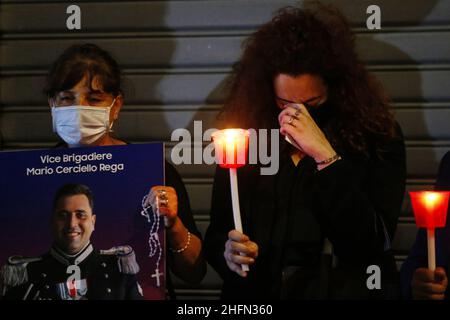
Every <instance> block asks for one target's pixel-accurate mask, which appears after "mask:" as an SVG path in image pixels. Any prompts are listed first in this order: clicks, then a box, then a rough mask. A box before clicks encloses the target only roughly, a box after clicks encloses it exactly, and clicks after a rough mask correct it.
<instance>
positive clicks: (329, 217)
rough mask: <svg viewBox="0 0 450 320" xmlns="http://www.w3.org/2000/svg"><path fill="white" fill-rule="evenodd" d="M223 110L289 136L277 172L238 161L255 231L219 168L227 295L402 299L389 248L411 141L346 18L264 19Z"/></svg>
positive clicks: (217, 243) (213, 233)
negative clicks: (235, 207) (237, 216)
mask: <svg viewBox="0 0 450 320" xmlns="http://www.w3.org/2000/svg"><path fill="white" fill-rule="evenodd" d="M222 115H223V117H224V119H225V123H227V126H228V127H241V128H254V129H279V130H280V133H281V135H280V137H281V139H280V141H279V142H280V150H279V159H280V166H279V170H278V172H277V173H276V174H275V175H261V174H260V166H259V165H247V166H244V167H242V168H241V169H238V175H239V190H240V203H241V215H242V224H243V230H244V234H242V233H240V232H238V231H236V230H234V223H233V215H232V207H231V199H230V197H231V196H230V186H229V176H228V171H227V170H224V169H220V168H218V169H217V170H216V175H215V179H214V188H213V196H212V208H211V223H210V226H209V228H208V231H207V233H206V237H205V252H206V256H207V260H208V262H209V263H210V264H211V265H212V266H213V267H214V268H215V269H216V270H217V271H218V273H219V274H220V275H221V277H222V278H223V280H224V284H223V289H222V296H223V297H224V298H242V299H246V298H247V299H258V298H264V299H267V298H268V297H272V298H288V299H295V298H298V299H327V298H336V299H359V298H362V299H366V298H369V297H375V298H386V297H393V296H394V297H396V294H397V292H398V291H397V290H398V288H396V287H395V286H396V282H397V272H396V265H395V261H394V259H393V255H392V253H391V252H390V251H389V246H390V240H392V238H393V236H394V232H395V228H396V224H397V217H398V215H399V213H400V209H401V203H402V199H403V193H404V187H405V176H406V173H405V148H404V142H403V138H402V134H401V131H400V128H399V126H398V125H397V124H396V123H395V121H394V118H393V116H392V114H391V112H390V111H389V105H388V101H387V98H386V96H385V93H384V91H383V90H382V88H381V86H380V85H379V84H378V82H377V81H376V80H375V79H374V78H373V77H372V76H371V75H369V73H368V72H367V70H366V69H365V67H364V65H363V64H362V62H361V61H360V60H359V59H358V57H357V55H356V52H355V47H354V36H353V34H352V32H351V30H350V27H349V25H348V23H347V21H346V19H345V18H344V17H343V16H342V14H341V13H339V12H338V11H337V10H336V9H334V8H332V7H329V6H322V5H320V4H316V5H310V6H308V7H306V8H305V9H299V8H293V7H289V8H285V9H283V10H281V11H280V12H279V13H278V14H277V15H276V16H275V17H274V18H273V19H272V21H270V22H268V23H267V24H265V25H263V26H262V27H260V28H259V29H258V31H256V32H255V33H254V34H253V35H251V36H250V38H249V39H247V40H246V42H245V46H244V52H243V55H242V57H241V59H240V61H239V62H238V63H237V64H236V65H235V66H234V69H233V74H232V77H231V81H230V92H229V94H228V96H227V99H226V101H225V105H224V109H223V114H222ZM286 140H289V141H290V143H288V142H287V141H286ZM271 142H272V143H273V142H274V141H271ZM259 143H260V142H259ZM260 145H261V144H260ZM242 264H248V265H249V266H250V271H248V272H246V271H243V269H242V267H241V265H242ZM369 266H372V268H376V267H377V266H378V267H379V268H380V269H379V270H378V269H377V270H378V271H379V272H380V273H381V275H380V277H379V278H378V279H381V283H377V280H370V281H368V277H369V276H370V275H371V274H372V273H373V271H370V272H369V274H368V273H367V270H373V269H370V268H369ZM373 266H375V267H373ZM368 268H369V269H368ZM375 278H376V276H375V277H374V278H373V279H375ZM371 281H375V282H374V283H372V282H371ZM368 284H369V285H370V286H369V287H371V286H372V284H374V285H375V286H376V288H379V287H380V286H381V289H380V290H370V288H369V287H368Z"/></svg>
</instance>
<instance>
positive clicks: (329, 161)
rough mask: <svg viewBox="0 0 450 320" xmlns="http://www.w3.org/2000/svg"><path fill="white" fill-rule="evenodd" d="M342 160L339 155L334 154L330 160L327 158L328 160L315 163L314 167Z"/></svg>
mask: <svg viewBox="0 0 450 320" xmlns="http://www.w3.org/2000/svg"><path fill="white" fill-rule="evenodd" d="M341 159H342V158H341V156H340V155H339V154H337V153H336V154H335V155H334V156H332V157H331V158H328V159H325V160H323V161H320V162H316V165H318V166H320V165H323V164H329V163H331V162H334V161H336V160H341Z"/></svg>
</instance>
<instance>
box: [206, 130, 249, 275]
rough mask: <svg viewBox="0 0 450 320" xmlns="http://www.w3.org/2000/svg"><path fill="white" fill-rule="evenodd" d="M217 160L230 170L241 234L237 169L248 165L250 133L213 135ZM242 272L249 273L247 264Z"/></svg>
mask: <svg viewBox="0 0 450 320" xmlns="http://www.w3.org/2000/svg"><path fill="white" fill-rule="evenodd" d="M212 137H213V140H214V146H215V151H216V158H217V160H218V162H219V165H220V166H221V167H222V168H228V169H230V185H231V201H232V206H233V218H234V227H235V229H236V230H237V231H239V232H240V233H241V234H242V233H243V230H242V222H241V211H240V207H239V192H238V183H237V171H236V169H237V168H239V167H242V166H244V165H245V163H246V159H247V150H248V137H249V133H248V131H247V130H243V129H225V130H220V131H216V132H214V133H213V134H212ZM242 270H243V271H248V270H249V267H248V265H247V264H242Z"/></svg>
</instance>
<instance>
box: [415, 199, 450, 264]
mask: <svg viewBox="0 0 450 320" xmlns="http://www.w3.org/2000/svg"><path fill="white" fill-rule="evenodd" d="M409 194H410V196H411V201H412V207H413V211H414V216H415V218H416V224H417V227H419V228H426V229H427V243H428V268H429V269H430V270H432V271H434V270H435V269H436V249H435V237H434V230H435V229H436V228H443V227H445V222H446V218H447V210H448V201H449V195H450V192H448V191H440V192H432V191H416V192H414V191H413V192H410V193H409Z"/></svg>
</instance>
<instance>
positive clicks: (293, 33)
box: [220, 2, 395, 153]
mask: <svg viewBox="0 0 450 320" xmlns="http://www.w3.org/2000/svg"><path fill="white" fill-rule="evenodd" d="M243 49H244V52H243V54H242V57H241V59H240V61H238V62H237V63H236V64H235V65H234V66H233V73H232V75H231V77H230V81H229V83H228V86H229V90H230V91H229V94H228V96H227V98H226V100H225V105H224V108H223V109H222V112H221V115H220V117H221V118H222V119H225V120H226V121H227V123H228V124H230V125H232V126H240V127H244V128H267V129H269V128H278V127H279V125H278V122H277V115H278V114H279V112H280V109H279V108H278V107H277V106H276V102H275V93H274V87H273V80H274V78H275V77H276V76H277V75H279V74H287V75H289V76H298V75H301V74H314V75H318V76H320V77H321V78H322V79H323V80H324V81H325V83H326V85H327V87H328V103H327V107H328V108H330V110H331V112H332V115H333V117H332V120H330V121H328V122H327V124H326V126H325V127H324V128H322V129H323V130H324V132H325V133H326V135H327V137H328V139H329V140H330V142H331V143H332V144H333V145H335V146H342V147H345V148H346V149H348V150H349V151H356V152H363V153H368V152H369V145H368V141H369V140H372V139H373V138H374V137H375V136H376V139H373V140H374V143H375V149H376V150H377V151H379V147H380V146H382V144H383V141H384V140H386V139H390V138H392V137H393V136H394V135H395V121H394V117H393V115H392V113H391V112H390V110H389V102H388V98H387V96H386V94H385V93H384V90H383V88H382V86H381V85H380V83H379V82H378V81H377V80H376V79H375V78H374V77H373V76H371V75H370V74H369V73H368V71H367V70H366V68H365V66H364V64H363V63H362V62H361V61H360V60H359V58H358V56H357V54H356V50H355V44H354V35H353V33H352V31H351V29H350V26H349V23H348V22H347V20H346V19H345V17H344V16H343V15H342V14H341V13H340V12H339V11H338V10H337V9H336V8H335V7H333V6H329V5H322V4H319V3H317V2H309V3H308V4H307V5H306V7H305V8H304V9H300V8H296V7H286V8H283V9H281V10H280V11H279V12H278V14H277V15H276V16H275V17H274V18H273V19H272V20H271V21H270V22H268V23H266V24H264V25H263V26H261V27H260V28H259V29H258V30H257V31H256V32H255V33H253V34H252V35H251V36H250V37H249V38H248V39H247V40H246V41H245V42H244V44H243Z"/></svg>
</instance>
